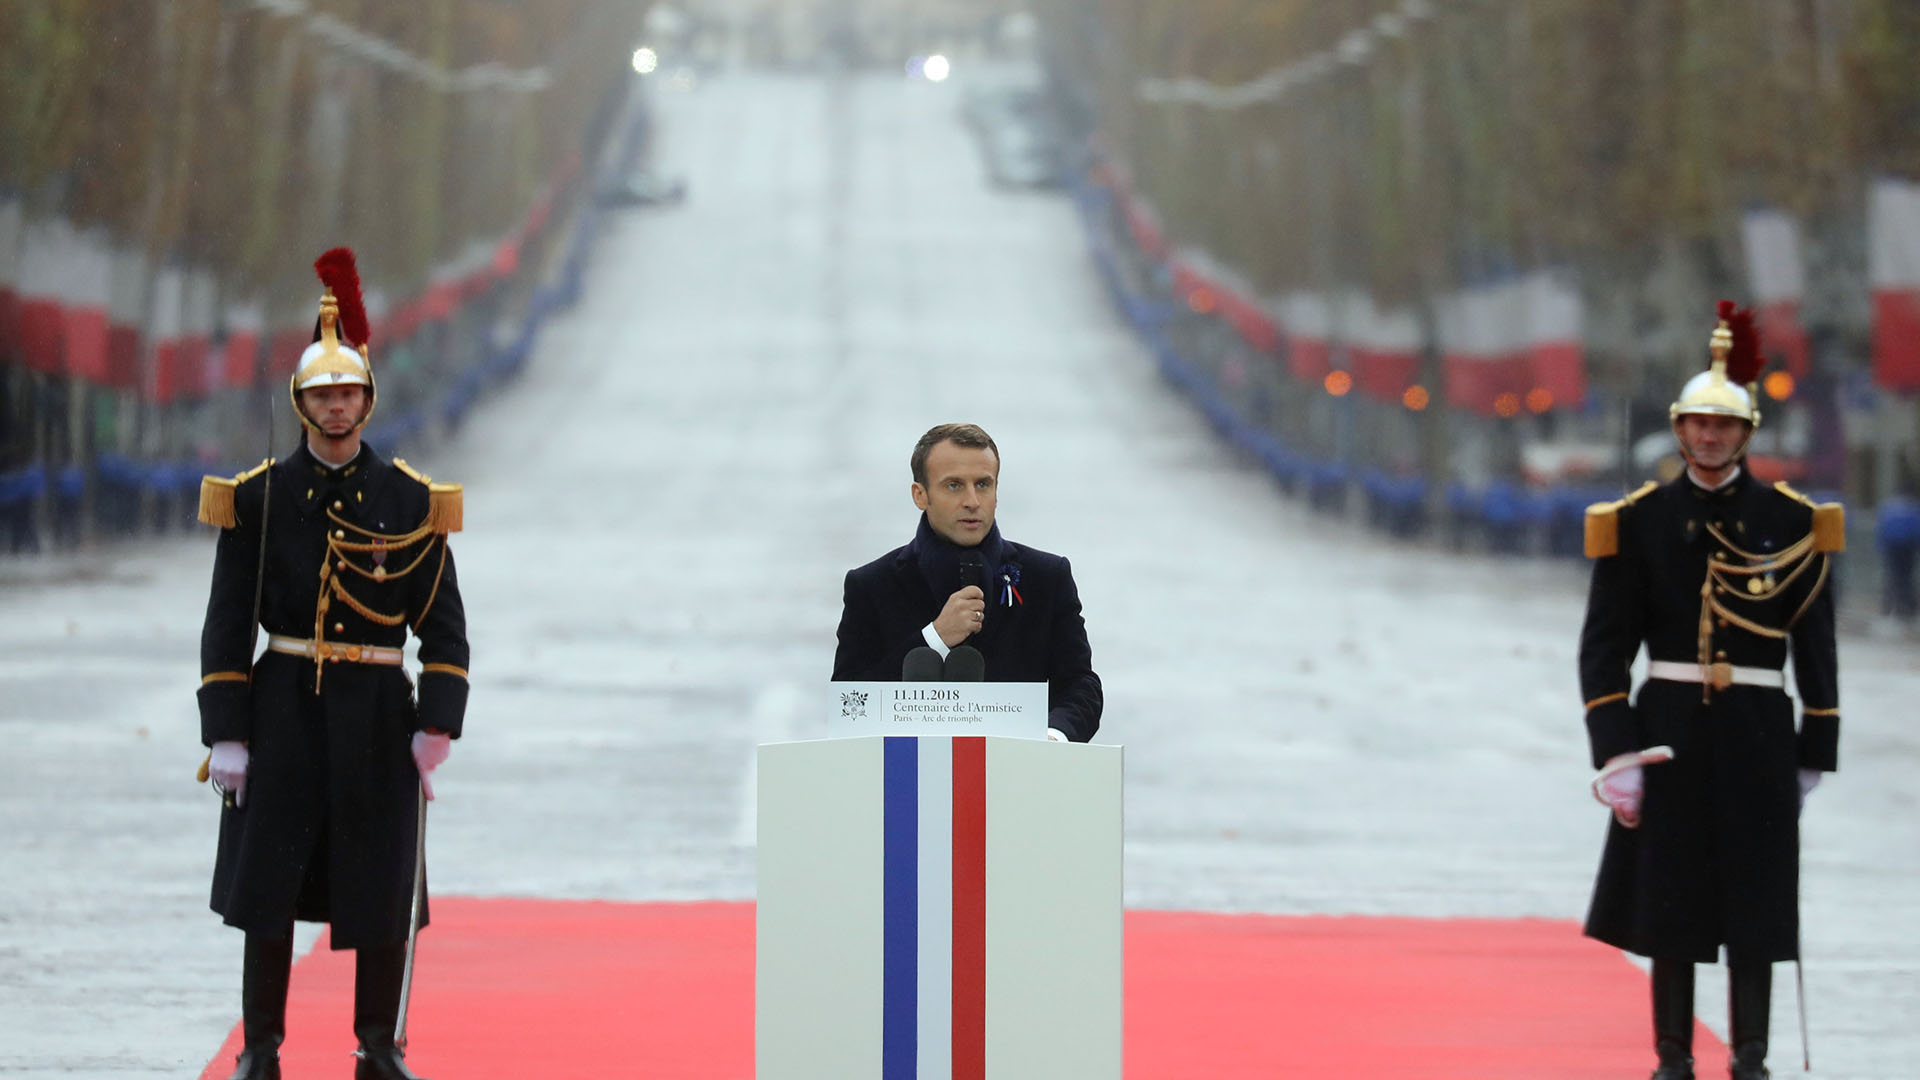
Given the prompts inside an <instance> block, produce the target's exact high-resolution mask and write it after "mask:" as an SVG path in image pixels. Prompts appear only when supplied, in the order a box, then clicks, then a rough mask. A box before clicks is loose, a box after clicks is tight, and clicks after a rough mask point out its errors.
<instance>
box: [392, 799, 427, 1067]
mask: <svg viewBox="0 0 1920 1080" xmlns="http://www.w3.org/2000/svg"><path fill="white" fill-rule="evenodd" d="M419 800H420V813H419V815H418V816H417V817H415V819H414V828H413V905H412V907H411V909H410V910H409V912H408V914H407V963H406V966H405V967H403V968H401V970H400V1015H399V1016H398V1017H397V1018H396V1019H395V1021H394V1026H393V1045H395V1046H397V1047H399V1048H400V1050H401V1051H402V1052H404V1051H405V1050H406V1049H407V1003H408V1002H409V1001H411V1000H412V998H413V959H414V955H415V952H416V951H417V950H418V948H419V945H420V905H421V903H422V902H423V901H424V900H425V899H426V893H427V789H426V786H425V785H424V784H423V785H421V787H420V791H419Z"/></svg>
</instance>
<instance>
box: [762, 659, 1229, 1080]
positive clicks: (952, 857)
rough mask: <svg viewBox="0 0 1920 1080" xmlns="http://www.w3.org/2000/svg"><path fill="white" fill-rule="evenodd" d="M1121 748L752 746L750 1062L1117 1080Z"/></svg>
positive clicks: (781, 1067) (986, 1079)
mask: <svg viewBox="0 0 1920 1080" xmlns="http://www.w3.org/2000/svg"><path fill="white" fill-rule="evenodd" d="M894 685H898V684H894ZM1121 753H1122V752H1121V749H1120V747H1117V746H1091V745H1087V744H1084V743H1049V742H1042V741H1036V740H1033V739H1002V738H972V737H966V736H962V737H960V738H940V737H924V736H923V737H912V736H890V737H886V738H877V739H820V740H817V741H814V742H795V743H768V744H763V745H762V746H761V747H760V753H759V758H758V791H759V815H758V821H759V839H758V849H757V852H756V856H755V861H756V869H757V879H758V889H757V892H756V897H757V900H756V904H755V909H754V910H755V917H754V927H755V945H754V987H755V990H754V1037H755V1045H754V1059H755V1074H754V1075H755V1077H756V1078H757V1080H1121V1046H1122V1041H1121V1019H1122V984H1121V980H1122V953H1121V877H1122V871H1121V857H1122V852H1121ZM1202 1071H1203V1072H1204V1070H1202Z"/></svg>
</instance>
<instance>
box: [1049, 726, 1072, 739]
mask: <svg viewBox="0 0 1920 1080" xmlns="http://www.w3.org/2000/svg"><path fill="white" fill-rule="evenodd" d="M1047 741H1048V742H1069V741H1071V740H1069V739H1068V738H1067V735H1066V732H1064V731H1061V730H1060V729H1059V728H1052V727H1050V728H1048V729H1047Z"/></svg>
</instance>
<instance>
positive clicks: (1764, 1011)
mask: <svg viewBox="0 0 1920 1080" xmlns="http://www.w3.org/2000/svg"><path fill="white" fill-rule="evenodd" d="M1772 1011H1773V965H1772V964H1741V965H1739V966H1738V967H1735V966H1734V965H1732V964H1728V965H1727V1012H1728V1021H1729V1023H1728V1024H1727V1027H1728V1029H1729V1032H1728V1033H1729V1034H1730V1035H1731V1036H1732V1038H1731V1040H1730V1041H1731V1042H1732V1043H1733V1045H1732V1046H1730V1047H1728V1049H1729V1050H1731V1051H1732V1053H1733V1058H1732V1060H1731V1061H1730V1062H1728V1064H1727V1075H1729V1076H1731V1077H1732V1078H1733V1080H1768V1078H1769V1077H1771V1076H1772V1075H1773V1074H1772V1073H1770V1072H1768V1071H1767V1022H1768V1020H1769V1018H1770V1015H1771V1013H1772Z"/></svg>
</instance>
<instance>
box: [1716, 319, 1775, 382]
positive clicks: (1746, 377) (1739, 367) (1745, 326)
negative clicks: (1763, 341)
mask: <svg viewBox="0 0 1920 1080" xmlns="http://www.w3.org/2000/svg"><path fill="white" fill-rule="evenodd" d="M1720 318H1721V320H1722V321H1724V322H1725V323H1726V324H1727V331H1728V332H1729V333H1731V334H1732V335H1733V347H1732V348H1731V349H1729V350H1727V381H1728V382H1733V383H1738V384H1740V385H1741V386H1747V385H1749V384H1751V383H1753V382H1754V381H1755V380H1756V379H1758V378H1760V369H1761V368H1762V367H1764V366H1766V363H1767V358H1766V357H1764V356H1762V355H1760V331H1759V329H1758V328H1757V327H1755V326H1754V325H1753V311H1752V309H1750V308H1742V307H1735V306H1734V303H1733V301H1731V300H1722V301H1720Z"/></svg>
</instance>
